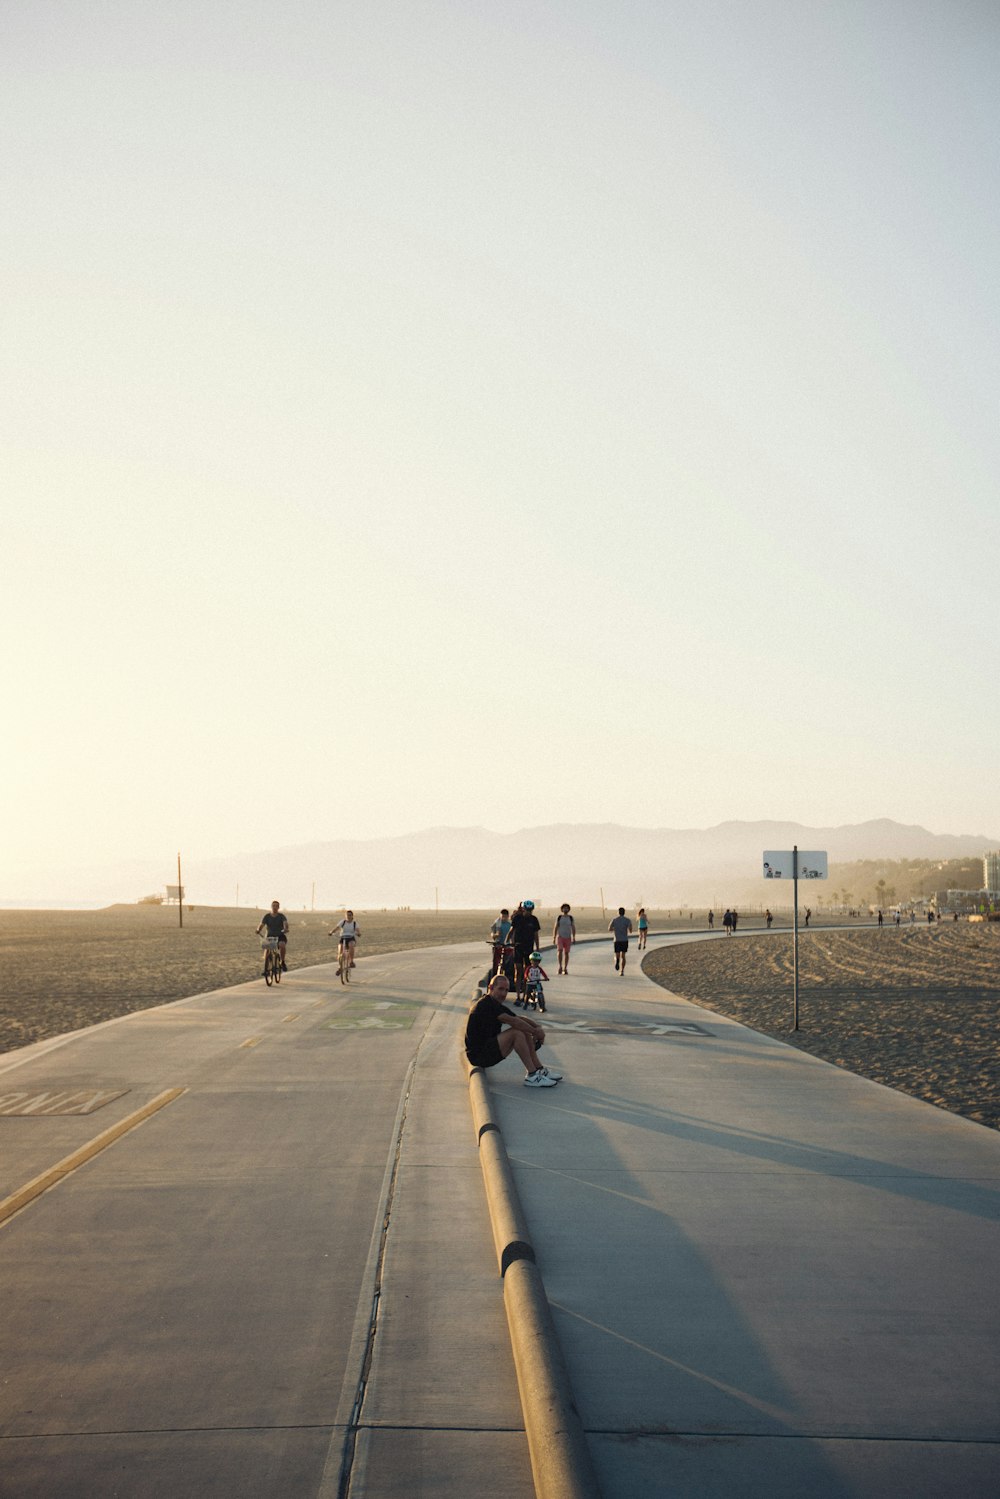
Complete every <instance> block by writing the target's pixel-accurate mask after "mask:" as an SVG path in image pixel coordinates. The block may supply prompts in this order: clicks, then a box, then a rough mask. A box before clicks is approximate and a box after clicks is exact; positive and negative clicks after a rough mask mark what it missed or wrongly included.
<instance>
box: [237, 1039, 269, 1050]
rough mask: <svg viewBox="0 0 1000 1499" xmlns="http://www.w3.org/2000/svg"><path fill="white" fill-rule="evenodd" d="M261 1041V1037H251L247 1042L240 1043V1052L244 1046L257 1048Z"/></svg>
mask: <svg viewBox="0 0 1000 1499" xmlns="http://www.w3.org/2000/svg"><path fill="white" fill-rule="evenodd" d="M263 1039H264V1037H263V1036H251V1037H250V1039H249V1040H248V1041H241V1042H240V1051H242V1050H243V1048H244V1047H245V1046H259V1045H260V1043H261V1042H262V1041H263Z"/></svg>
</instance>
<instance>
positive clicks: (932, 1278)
mask: <svg viewBox="0 0 1000 1499" xmlns="http://www.w3.org/2000/svg"><path fill="white" fill-rule="evenodd" d="M713 940H719V939H713ZM722 940H725V939H722ZM730 940H732V939H730ZM736 940H747V941H753V940H767V939H766V938H763V939H758V938H752V937H748V938H746V939H736ZM633 959H634V954H633ZM547 966H548V965H547ZM550 971H554V964H553V965H552V969H551V970H550ZM547 992H548V999H549V1014H548V1015H547V1016H546V1017H545V1018H544V1021H543V1023H546V1022H551V1029H550V1040H551V1049H552V1052H553V1054H554V1056H555V1057H556V1059H557V1060H558V1062H559V1066H560V1068H561V1069H562V1070H563V1071H564V1072H565V1074H566V1081H565V1082H563V1083H561V1084H560V1085H559V1087H558V1088H554V1089H550V1090H546V1091H541V1092H538V1093H531V1094H526V1090H525V1089H523V1088H522V1087H521V1086H520V1077H519V1075H518V1073H517V1070H516V1068H515V1067H514V1064H513V1063H511V1064H504V1067H503V1068H497V1069H495V1070H494V1071H493V1072H492V1073H491V1084H492V1089H493V1094H494V1100H495V1105H496V1107H497V1112H498V1114H499V1116H500V1120H501V1125H502V1129H503V1134H504V1138H505V1140H506V1143H507V1148H508V1151H509V1153H510V1155H511V1157H512V1159H513V1161H514V1164H515V1171H516V1177H517V1181H518V1186H519V1191H520V1194H521V1198H522V1202H523V1204H524V1208H525V1211H526V1214H527V1219H528V1222H529V1223H530V1225H531V1229H532V1237H533V1242H534V1245H535V1248H536V1250H537V1251H538V1255H539V1263H540V1265H541V1268H542V1271H543V1276H544V1280H545V1284H546V1289H547V1292H548V1295H549V1299H550V1301H551V1303H552V1305H553V1310H554V1314H555V1321H556V1325H557V1329H558V1332H559V1335H560V1340H561V1343H562V1346H563V1350H564V1352H565V1355H566V1359H567V1363H568V1366H569V1371H570V1376H571V1379H572V1381H573V1384H574V1389H575V1393H576V1397H577V1402H578V1405H579V1408H580V1412H581V1415H582V1418H583V1422H584V1426H585V1428H586V1430H587V1432H588V1434H589V1441H590V1445H591V1448H592V1452H593V1455H594V1459H595V1465H596V1467H597V1470H598V1476H599V1478H600V1480H601V1483H602V1487H603V1491H604V1493H605V1495H606V1499H612V1496H615V1499H617V1496H621V1499H626V1496H628V1499H641V1496H649V1499H654V1496H660V1495H664V1496H666V1495H670V1496H690V1499H695V1496H698V1499H715V1496H718V1499H722V1496H733V1495H746V1496H754V1499H756V1496H761V1499H765V1496H766V1499H775V1496H785V1495H788V1496H793V1495H794V1496H799V1495H807V1494H808V1495H810V1496H821V1499H823V1496H830V1499H833V1496H847V1495H851V1496H871V1499H884V1496H886V1495H906V1496H907V1499H914V1496H922V1495H926V1496H928V1499H930V1496H934V1499H942V1496H950V1495H956V1496H959V1495H963V1496H966V1499H970V1496H982V1499H987V1496H992V1499H995V1496H996V1495H997V1494H1000V1445H998V1443H1000V1274H998V1266H1000V1222H998V1218H1000V1135H998V1134H997V1133H996V1132H995V1131H990V1130H987V1129H985V1128H983V1127H982V1126H980V1125H976V1124H973V1123H971V1122H969V1121H967V1120H963V1119H960V1118H958V1117H956V1116H954V1115H951V1114H947V1113H944V1112H943V1111H941V1110H938V1109H935V1108H933V1107H931V1106H930V1105H928V1104H924V1103H920V1102H918V1101H916V1100H912V1099H910V1098H907V1097H906V1096H904V1095H903V1094H899V1093H895V1092H893V1091H891V1090H889V1089H886V1088H882V1087H879V1086H878V1085H877V1084H874V1083H870V1082H867V1081H865V1080H863V1079H860V1078H857V1077H854V1076H852V1075H851V1074H849V1073H846V1072H844V1071H842V1070H841V1069H839V1068H836V1067H832V1066H828V1065H827V1064H825V1063H823V1062H820V1061H817V1060H815V1059H814V1058H812V1057H809V1056H807V1055H805V1054H804V1053H803V1052H800V1051H798V1050H795V1049H793V1048H791V1047H789V1046H785V1045H783V1044H782V1043H780V1042H777V1041H772V1040H770V1039H768V1038H767V1037H765V1036H761V1035H758V1034H757V1033H756V1032H753V1031H749V1030H747V1029H745V1028H744V1027H742V1026H740V1025H738V1024H736V1023H735V1022H733V1021H730V1020H728V1019H725V1018H723V1017H722V1016H719V1015H717V1014H714V1013H711V1012H708V1011H706V1010H703V1009H699V1008H697V1007H695V1006H693V1005H690V1004H687V1003H685V1002H684V1001H682V1000H680V999H677V998H675V997H673V996H671V995H669V994H668V993H667V992H665V991H664V990H662V989H660V988H658V987H657V986H655V985H653V984H651V983H650V982H649V981H648V980H646V979H645V978H644V977H643V975H642V974H641V972H640V970H639V965H638V962H630V965H629V968H628V970H627V973H626V976H625V977H624V978H620V977H619V976H618V975H617V974H615V973H614V971H613V968H612V958H611V954H610V950H609V948H608V947H606V946H605V945H603V944H602V945H599V946H598V945H593V946H591V945H579V946H578V947H576V948H575V949H574V952H573V958H572V964H571V973H570V975H569V977H568V978H558V977H553V978H552V980H551V982H550V983H549V984H548V986H547ZM557 1027H559V1028H557ZM562 1027H565V1028H562Z"/></svg>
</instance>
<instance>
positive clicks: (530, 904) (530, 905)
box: [521, 900, 535, 911]
mask: <svg viewBox="0 0 1000 1499" xmlns="http://www.w3.org/2000/svg"><path fill="white" fill-rule="evenodd" d="M521 904H522V905H523V907H524V909H525V910H526V911H533V910H534V909H535V902H534V901H533V900H524V901H522V902H521Z"/></svg>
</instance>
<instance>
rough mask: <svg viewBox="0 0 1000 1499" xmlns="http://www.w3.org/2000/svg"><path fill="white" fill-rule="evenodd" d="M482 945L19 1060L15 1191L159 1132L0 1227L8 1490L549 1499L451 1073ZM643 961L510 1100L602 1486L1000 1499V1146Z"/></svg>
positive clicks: (97, 1036)
mask: <svg viewBox="0 0 1000 1499" xmlns="http://www.w3.org/2000/svg"><path fill="white" fill-rule="evenodd" d="M713 940H719V939H713ZM737 940H739V941H743V940H748V941H749V940H767V939H766V938H764V939H757V938H752V937H747V938H745V939H744V938H739V939H737ZM483 951H484V949H483V948H482V945H481V944H472V945H470V946H468V947H465V948H441V949H431V950H427V951H422V952H414V953H406V954H395V955H391V956H386V957H378V958H372V959H368V960H363V961H362V962H361V963H360V964H359V968H358V970H357V977H358V979H359V983H358V985H357V987H356V989H355V988H352V990H351V992H350V994H344V993H343V991H342V990H341V989H340V986H339V985H338V984H337V983H336V981H335V975H334V974H333V972H332V970H330V969H328V968H314V969H308V970H303V971H302V972H301V973H299V974H294V973H293V974H292V975H290V981H289V982H287V983H284V984H282V986H281V988H280V990H266V989H265V988H264V986H263V984H262V983H260V982H256V983H252V984H247V985H243V986H239V987H237V988H235V989H230V990H225V991H222V992H220V993H217V994H212V995H206V996H199V997H197V998H196V999H192V1000H185V1001H182V1002H180V1003H179V1004H176V1005H170V1006H166V1007H163V1008H161V1009H157V1010H151V1011H145V1012H142V1013H141V1014H138V1015H134V1016H130V1017H127V1018H125V1019H123V1020H121V1021H115V1022H112V1023H111V1024H109V1025H106V1026H101V1027H97V1028H95V1029H94V1030H93V1031H90V1032H83V1033H80V1034H78V1035H76V1036H73V1037H70V1038H65V1039H61V1040H60V1041H58V1042H56V1043H43V1044H42V1045H41V1046H38V1047H33V1048H28V1049H27V1050H26V1051H25V1052H23V1053H17V1054H12V1055H10V1056H8V1057H0V1197H4V1196H9V1195H10V1194H12V1193H14V1192H15V1191H16V1190H17V1189H19V1188H21V1187H23V1186H24V1184H25V1183H27V1182H29V1181H30V1180H31V1179H32V1178H37V1177H38V1176H39V1175H40V1174H41V1173H43V1172H45V1171H46V1170H47V1169H48V1168H50V1167H52V1166H53V1165H55V1164H56V1163H57V1162H59V1161H62V1160H64V1159H66V1158H69V1157H72V1156H73V1154H74V1152H76V1151H78V1150H79V1149H80V1148H81V1147H83V1146H86V1145H87V1144H88V1142H91V1141H94V1140H95V1139H97V1138H98V1137H100V1136H101V1135H102V1134H103V1133H104V1131H105V1130H107V1128H108V1127H109V1126H113V1125H116V1124H118V1123H121V1124H123V1125H127V1124H128V1123H129V1121H133V1120H135V1119H136V1117H137V1115H138V1114H139V1112H140V1111H141V1110H142V1109H143V1108H144V1107H145V1106H147V1105H150V1104H154V1103H158V1104H159V1105H160V1106H159V1108H158V1111H157V1112H155V1113H153V1114H152V1115H151V1116H150V1117H148V1118H147V1119H145V1121H144V1122H141V1123H136V1124H135V1125H134V1127H132V1128H130V1129H128V1131H127V1132H126V1133H124V1134H123V1135H122V1137H121V1138H120V1139H118V1140H117V1142H116V1143H113V1144H110V1145H109V1146H108V1147H107V1148H106V1149H104V1150H102V1151H101V1152H100V1153H98V1154H96V1155H94V1156H93V1158H92V1159H89V1160H88V1161H86V1162H85V1163H84V1164H80V1165H78V1166H77V1167H76V1169H74V1170H72V1171H71V1173H70V1174H69V1175H67V1176H66V1177H65V1179H63V1180H62V1181H61V1182H59V1183H58V1184H57V1185H55V1186H53V1187H51V1189H50V1190H48V1191H46V1192H45V1193H44V1194H43V1195H42V1196H40V1197H38V1198H36V1199H35V1200H34V1201H32V1202H31V1203H30V1204H29V1205H27V1206H25V1207H24V1208H23V1209H22V1210H21V1211H19V1212H17V1213H16V1214H15V1215H13V1216H11V1217H9V1218H8V1219H7V1221H6V1222H4V1223H0V1275H2V1277H3V1285H4V1289H5V1293H6V1294H5V1298H4V1301H5V1318H4V1360H3V1380H2V1383H0V1495H2V1496H4V1499H8V1496H10V1499H15V1496H16V1499H43V1496H44V1499H76V1496H79V1499H92V1496H94V1495H96V1494H100V1495H109V1496H122V1499H161V1496H162V1499H166V1496H168V1495H169V1496H170V1499H175V1496H176V1495H177V1494H179V1493H183V1494H192V1495H198V1496H199V1499H298V1496H303V1499H307V1496H308V1499H313V1496H319V1499H333V1496H337V1499H340V1496H341V1495H343V1496H345V1499H346V1496H347V1494H348V1481H349V1495H350V1496H351V1499H395V1496H399V1499H403V1496H406V1499H424V1496H427V1499H430V1496H439V1499H452V1496H455V1499H458V1496H459V1495H462V1496H466V1495H468V1494H470V1493H478V1492H488V1493H490V1495H491V1496H497V1499H530V1496H531V1494H532V1492H533V1490H532V1482H531V1474H530V1468H529V1464H528V1458H527V1452H526V1447H525V1439H524V1434H523V1422H522V1417H521V1412H520V1408H519V1405H518V1399H517V1391H516V1386H515V1381H514V1375H513V1369H512V1365H511V1359H510V1353H509V1344H508V1338H507V1329H506V1325H505V1319H504V1313H503V1305H502V1297H501V1291H500V1285H499V1281H498V1279H497V1273H496V1261H495V1256H494V1247H493V1243H492V1238H491V1234H490V1230H489V1226H488V1222H487V1216H486V1208H485V1200H484V1195H483V1188H482V1181H481V1177H480V1169H479V1162H478V1154H477V1150H476V1144H475V1140H474V1138H473V1131H472V1126H471V1121H470V1115H469V1107H468V1100H467V1092H466V1085H465V1080H464V1077H463V1073H462V1069H461V1067H460V1066H459V1065H458V1062H457V1060H456V1044H457V1036H458V1032H459V1029H460V1026H461V1022H462V1016H463V1014H464V1011H465V1009H466V1007H467V1003H468V1000H469V997H470V995H471V992H472V988H473V983H474V980H475V978H476V976H478V974H479V973H480V972H481V971H482V967H483V964H482V958H481V954H482V952H483ZM634 958H635V955H634V954H633V963H632V964H630V967H629V970H628V973H627V975H626V977H625V978H624V979H620V978H618V977H617V976H616V975H615V974H614V972H613V970H612V967H611V957H610V951H609V949H608V947H607V946H606V945H604V944H600V945H594V946H588V945H583V944H581V945H580V946H578V947H577V948H576V949H575V950H574V954H573V960H572V973H571V975H570V977H569V978H567V979H561V978H555V977H553V979H552V980H551V982H550V983H549V985H548V995H549V1000H550V1013H549V1016H548V1019H549V1020H550V1021H551V1022H552V1025H551V1041H550V1053H551V1055H552V1056H553V1057H554V1058H555V1059H556V1060H557V1061H558V1062H559V1064H560V1066H561V1067H562V1069H563V1070H564V1071H565V1073H566V1074H567V1076H566V1080H565V1081H564V1082H563V1083H561V1084H560V1085H559V1087H558V1088H554V1089H549V1090H539V1091H529V1090H526V1089H525V1088H523V1087H522V1086H521V1073H520V1070H519V1068H518V1067H517V1064H516V1063H515V1062H513V1061H511V1062H507V1063H504V1064H503V1066H501V1067H499V1068H497V1069H495V1070H494V1071H493V1072H492V1073H491V1087H492V1091H493V1095H494V1101H495V1105H496V1110H497V1113H498V1115H499V1117H500V1120H501V1124H502V1128H503V1132H504V1137H505V1139H506V1141H507V1146H508V1149H509V1152H510V1154H511V1157H512V1158H513V1161H514V1165H515V1172H516V1176H517V1181H518V1185H519V1190H520V1193H521V1196H522V1199H523V1202H524V1206H525V1209H526V1211H527V1216H528V1221H529V1223H530V1225H531V1233H532V1238H533V1241H534V1243H535V1246H536V1248H537V1250H538V1252H539V1259H540V1263H541V1267H542V1270H543V1273H544V1278H545V1283H546V1287H547V1290H548V1294H549V1298H550V1301H551V1302H552V1305H553V1308H554V1313H555V1320H556V1325H557V1328H558V1332H559V1335H560V1339H561V1341H562V1344H563V1348H564V1351H565V1354H566V1358H567V1362H568V1365H569V1369H570V1374H571V1377H572V1380H573V1383H574V1388H575V1392H576V1397H577V1402H578V1405H579V1408H580V1411H581V1414H582V1417H583V1421H584V1425H585V1427H586V1430H587V1433H588V1441H589V1443H590V1446H591V1450H592V1452H593V1455H594V1459H595V1464H596V1467H597V1470H598V1473H599V1476H600V1480H601V1484H602V1487H603V1491H604V1494H605V1499H619V1496H621V1499H625V1496H628V1499H660V1496H680V1499H694V1496H698V1499H722V1496H726V1499H731V1496H735V1495H738V1496H745V1499H758V1496H759V1499H776V1496H777V1499H783V1496H793V1495H794V1496H799V1495H810V1496H815V1499H839V1496H844V1499H846V1496H860V1499H876V1496H878V1499H884V1496H892V1495H896V1494H899V1495H906V1496H907V1499H920V1496H928V1499H930V1496H934V1499H948V1496H950V1495H956V1496H958V1495H961V1496H963V1499H987V1496H989V1499H995V1496H996V1495H997V1494H998V1493H1000V1415H998V1400H997V1390H998V1388H1000V1379H998V1375H1000V1367H998V1348H1000V1294H998V1289H997V1287H998V1277H997V1272H996V1267H997V1264H998V1263H1000V1253H998V1251H1000V1227H998V1206H1000V1135H997V1134H996V1133H995V1132H992V1131H988V1130H986V1129H984V1128H982V1127H981V1126H978V1125H975V1124H972V1123H969V1122H967V1121H964V1120H961V1119H958V1118H956V1117H954V1116H951V1115H948V1114H945V1113H942V1112H940V1111H938V1110H936V1109H933V1108H931V1107H930V1106H929V1105H925V1104H921V1103H918V1102H916V1101H913V1100H910V1099H908V1098H905V1097H904V1096H902V1095H899V1094H895V1093H892V1092H890V1091H889V1090H886V1089H883V1088H879V1087H878V1086H876V1085H875V1084H872V1083H868V1082H865V1081H863V1080H861V1079H858V1078H855V1077H852V1076H851V1075H850V1074H848V1073H845V1072H842V1071H840V1070H839V1069H836V1068H833V1067H829V1066H826V1065H825V1064H824V1063H821V1062H818V1061H815V1060H814V1059H812V1058H810V1057H808V1056H806V1055H805V1054H804V1053H802V1052H799V1051H796V1050H794V1049H793V1048H790V1047H786V1046H783V1045H781V1044H780V1043H778V1042H775V1041H771V1040H768V1039H767V1038H765V1037H762V1036H759V1035H757V1034H756V1033H754V1032H752V1031H748V1030H746V1029H744V1028H743V1027H741V1026H739V1025H737V1024H735V1023H734V1022H732V1021H729V1020H726V1019H724V1018H722V1017H720V1016H718V1015H715V1014H712V1013H710V1012H708V1011H705V1010H700V1009H698V1008H697V1007H694V1006H691V1005H688V1004H686V1003H684V1002H683V1001H681V1000H679V999H676V998H674V997H672V996H670V995H669V994H667V993H665V991H663V990H661V989H659V988H657V987H656V986H654V985H652V984H651V983H649V982H648V981H647V980H646V979H645V978H644V977H643V976H642V974H641V972H640V969H639V965H638V962H637V961H634ZM546 966H548V965H546ZM554 966H555V965H554V963H553V964H552V968H553V969H554ZM174 1090H184V1091H182V1092H180V1093H177V1094H176V1095H175V1091H174ZM18 1100H20V1102H19V1101H18ZM18 1108H20V1109H22V1110H23V1109H24V1108H27V1109H28V1110H29V1112H28V1113H27V1114H25V1113H23V1112H22V1113H20V1114H14V1113H11V1112H10V1110H12V1109H18ZM62 1108H75V1109H77V1110H92V1112H76V1113H62V1112H54V1111H55V1110H59V1109H62ZM46 1110H50V1112H46ZM5 1111H6V1112H5ZM383 1230H385V1231H383ZM373 1308H374V1309H376V1310H377V1319H376V1322H375V1330H374V1334H373V1333H372V1312H373Z"/></svg>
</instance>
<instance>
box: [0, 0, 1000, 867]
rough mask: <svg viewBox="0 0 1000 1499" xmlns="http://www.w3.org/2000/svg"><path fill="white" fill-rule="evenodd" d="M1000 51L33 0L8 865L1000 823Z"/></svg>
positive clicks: (0, 219)
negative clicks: (590, 825)
mask: <svg viewBox="0 0 1000 1499" xmlns="http://www.w3.org/2000/svg"><path fill="white" fill-rule="evenodd" d="M998 76H1000V12H998V10H997V7H996V5H995V4H993V3H991V0H934V3H921V0H857V3H834V0H829V3H820V0H815V3H803V0H781V3H777V0H774V3H758V0H728V3H718V0H655V3H654V0H642V3H640V0H620V3H618V4H616V5H614V6H611V5H608V4H607V3H606V0H600V3H598V0H573V3H569V0H523V3H520V0H517V3H510V0H491V3H486V0H483V3H477V4H472V3H468V0H466V3H459V0H451V3H449V0H365V3H364V4H361V3H352V4H347V3H336V0H281V3H280V4H279V3H278V0H258V3H249V0H226V3H222V0H169V3H167V0H144V3H143V4H141V5H137V4H135V3H134V0H127V3H126V0H117V3H116V0H104V3H101V0H95V3H93V4H88V5H80V4H79V3H77V0H42V3H39V0H6V3H5V4H4V5H3V6H2V7H0V128H2V147H0V153H2V154H0V195H2V201H3V205H4V207H3V212H2V216H0V250H2V264H3V279H2V287H3V292H2V296H3V324H2V327H3V336H2V339H0V383H2V402H0V411H2V422H3V434H2V435H3V441H2V448H0V485H2V496H3V514H4V526H3V536H4V562H5V567H4V577H3V585H2V615H3V621H4V625H5V639H6V646H7V660H8V672H7V687H8V690H7V694H6V701H7V710H8V711H7V714H6V715H5V720H6V727H5V730H4V734H3V753H4V755H5V756H7V755H9V756H10V762H9V766H8V769H7V774H6V778H5V779H6V785H7V788H8V792H9V793H12V794H11V795H9V796H8V799H7V810H6V813H5V817H4V838H3V840H2V842H3V852H2V855H0V895H17V894H18V893H19V892H20V890H21V889H23V888H26V885H27V884H28V883H30V879H29V876H28V874H27V873H26V871H28V870H29V869H30V867H31V866H35V865H39V866H43V865H44V866H51V865H53V864H64V863H65V864H78V863H81V862H88V863H90V862H98V863H99V862H101V861H104V860H108V861H110V860H118V859H120V858H126V857H131V856H141V857H149V856H154V857H155V856H157V855H158V854H160V853H162V855H163V858H164V879H169V877H170V865H171V860H172V858H173V855H174V851H175V850H176V849H177V848H182V849H184V850H185V852H186V853H187V854H189V855H191V856H195V857H200V856H204V855H210V854H215V853H229V852H233V851H236V850H240V849H251V848H256V847H268V846H272V845H274V844H277V843H297V842H305V841H310V840H314V839H327V838H333V837H337V836H350V837H355V836H356V837H367V836H379V835H383V834H391V833H395V832H405V831H410V830H414V829H418V828H421V827H426V826H429V825H433V824H455V825H463V824H482V825H485V826H487V827H490V828H494V829H496V830H500V831H504V830H510V829H514V828H517V827H519V826H523V825H525V824H534V823H539V822H549V821H553V822H554V821H574V822H585V821H618V822H628V823H637V824H654V825H664V826H706V825H709V824H712V823H715V822H719V821H722V820H724V819H727V818H757V817H762V816H775V817H791V818H795V819H798V820H801V821H804V822H811V823H840V822H854V821H859V820H862V819H865V818H868V817H873V816H881V815H886V816H891V817H895V818H898V819H899V820H901V821H905V822H910V821H912V822H922V823H924V824H925V825H927V826H929V827H931V828H932V829H934V830H935V831H952V832H962V831H969V832H979V831H984V832H988V831H989V830H990V829H991V828H995V827H996V826H997V824H998V822H1000V816H998V811H997V802H996V792H995V783H996V772H995V757H996V745H997V743H998V742H1000V708H998V700H997V690H996V675H997V665H996V653H997V647H996V642H995V639H994V636H995V618H996V595H997V576H996V574H997V557H998V542H1000V536H998V531H1000V523H998V517H997V477H998V473H1000V462H998V459H1000V421H998V399H997V397H998V311H1000V305H998V304H1000V294H998V290H997V287H998V278H997V267H998V265H1000V180H998V177H1000V173H998V169H997V161H998V142H1000V91H998V89H997V78H998ZM11 672H12V675H11Z"/></svg>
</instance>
